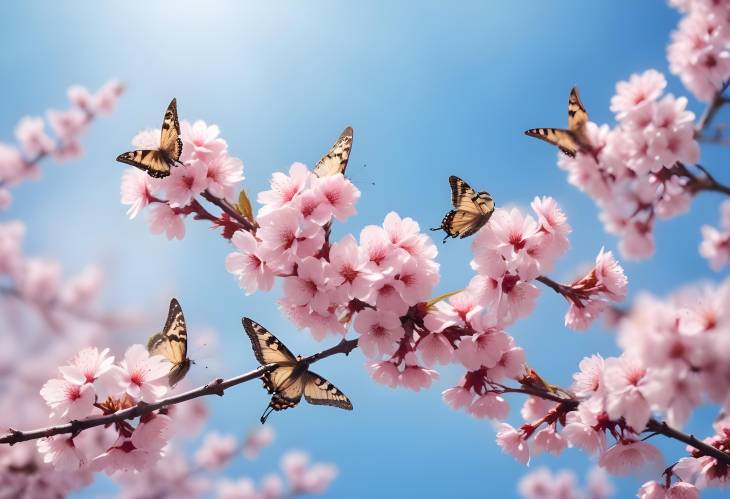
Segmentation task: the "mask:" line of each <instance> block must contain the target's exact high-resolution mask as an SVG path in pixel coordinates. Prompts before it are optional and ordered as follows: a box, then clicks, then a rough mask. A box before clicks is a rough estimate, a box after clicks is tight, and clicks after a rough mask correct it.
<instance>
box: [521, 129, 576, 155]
mask: <svg viewBox="0 0 730 499" xmlns="http://www.w3.org/2000/svg"><path fill="white" fill-rule="evenodd" d="M525 135H528V136H530V137H535V138H537V139H540V140H544V141H545V142H549V143H550V144H553V145H555V146H558V148H559V149H560V150H561V151H563V153H564V154H565V155H566V156H570V157H571V158H573V157H575V154H576V153H577V152H578V144H576V142H575V140H574V138H573V133H572V132H571V131H570V130H563V129H562V128H532V129H530V130H527V131H526V132H525Z"/></svg>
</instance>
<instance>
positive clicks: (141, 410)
mask: <svg viewBox="0 0 730 499" xmlns="http://www.w3.org/2000/svg"><path fill="white" fill-rule="evenodd" d="M355 348H357V339H354V340H345V339H343V340H342V341H341V342H340V343H338V344H337V345H335V346H334V347H332V348H328V349H327V350H324V351H322V352H319V353H316V354H314V355H310V356H309V357H306V358H304V359H302V361H303V362H306V363H307V365H308V364H313V363H315V362H318V361H320V360H322V359H324V358H327V357H330V356H332V355H336V354H339V353H343V354H345V355H347V354H349V353H350V352H351V351H352V350H354V349H355ZM275 367H276V364H267V365H265V366H261V367H259V368H258V369H254V370H253V371H249V372H247V373H244V374H241V375H239V376H236V377H233V378H229V379H227V380H224V379H222V378H218V379H216V380H214V381H212V382H210V383H208V384H206V385H203V386H201V387H199V388H194V389H192V390H189V391H187V392H185V393H181V394H179V395H173V396H171V397H167V398H164V399H161V400H159V401H157V402H155V403H152V404H148V403H144V402H140V403H138V404H137V405H135V406H133V407H130V408H128V409H124V410H121V411H117V412H115V413H113V414H108V415H104V416H96V417H91V418H88V419H83V420H74V421H70V422H68V423H65V424H61V425H58V426H49V427H47V428H38V429H36V430H25V431H22V430H15V429H12V428H11V429H10V432H9V433H7V434H5V435H3V436H0V444H10V445H14V444H17V443H19V442H25V441H27V440H34V439H38V438H44V437H51V436H53V435H61V434H65V433H71V434H74V435H75V434H77V433H79V432H80V431H82V430H86V429H88V428H94V427H96V426H106V425H110V424H112V423H117V422H121V421H124V420H127V419H134V418H137V417H139V416H142V415H143V414H148V413H150V412H154V411H157V410H159V409H163V408H165V407H170V406H172V405H175V404H179V403H181V402H185V401H188V400H192V399H195V398H198V397H204V396H207V395H219V396H223V393H224V392H225V390H227V389H228V388H231V387H233V386H236V385H240V384H241V383H245V382H247V381H251V380H253V379H257V378H260V377H261V376H263V375H264V374H265V373H267V372H269V371H271V370H272V369H274V368H275Z"/></svg>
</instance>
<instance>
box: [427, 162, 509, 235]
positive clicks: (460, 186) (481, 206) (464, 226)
mask: <svg viewBox="0 0 730 499" xmlns="http://www.w3.org/2000/svg"><path fill="white" fill-rule="evenodd" d="M449 185H450V186H451V204H452V205H453V206H454V209H453V210H451V211H449V212H448V213H447V214H446V215H445V216H444V218H443V220H442V221H441V226H440V227H435V228H433V229H431V230H443V231H444V232H446V236H445V237H444V242H446V240H447V239H448V238H450V237H453V238H457V237H459V238H462V239H463V238H465V237H469V236H471V235H472V234H475V233H476V232H477V231H478V230H479V229H481V228H482V227H484V225H485V224H486V223H487V222H489V219H490V218H491V217H492V213H494V207H495V205H494V200H493V199H492V196H491V195H490V194H489V193H488V192H476V191H475V190H474V189H472V188H471V187H470V186H469V184H467V183H466V182H464V181H463V180H462V179H460V178H459V177H457V176H455V175H452V176H450V177H449Z"/></svg>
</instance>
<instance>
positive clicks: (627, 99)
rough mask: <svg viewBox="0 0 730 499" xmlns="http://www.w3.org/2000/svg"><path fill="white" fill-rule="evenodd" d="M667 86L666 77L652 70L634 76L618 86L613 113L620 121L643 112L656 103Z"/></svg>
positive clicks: (612, 107) (613, 98) (613, 103)
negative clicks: (650, 104) (653, 102)
mask: <svg viewBox="0 0 730 499" xmlns="http://www.w3.org/2000/svg"><path fill="white" fill-rule="evenodd" d="M666 86H667V80H665V79H664V75H662V74H661V73H659V72H658V71H655V70H653V69H650V70H648V71H645V72H644V73H642V74H633V75H631V77H630V78H629V81H620V82H618V83H617V84H616V95H615V96H613V97H612V98H611V111H613V112H614V113H616V116H617V118H618V119H619V120H622V119H625V118H627V117H629V116H631V115H632V114H633V115H635V114H637V113H639V112H641V110H642V108H644V107H646V106H647V105H648V104H649V103H651V102H652V101H655V100H656V99H657V98H658V97H659V96H660V95H661V93H662V91H663V90H664V87H666Z"/></svg>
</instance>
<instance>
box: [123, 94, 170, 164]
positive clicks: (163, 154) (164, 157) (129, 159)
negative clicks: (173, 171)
mask: <svg viewBox="0 0 730 499" xmlns="http://www.w3.org/2000/svg"><path fill="white" fill-rule="evenodd" d="M182 146H183V145H182V139H180V122H179V121H178V119H177V101H176V100H175V99H172V102H170V105H169V106H167V111H165V119H164V120H163V121H162V130H161V131H160V147H159V148H158V149H137V150H136V151H129V152H125V153H124V154H120V155H119V156H117V161H119V162H120V163H126V164H128V165H132V166H135V167H137V168H139V169H140V170H144V171H146V172H147V174H148V175H149V176H150V177H155V178H162V177H167V176H168V175H169V174H170V168H171V167H173V166H176V165H181V164H182V162H181V161H180V154H182Z"/></svg>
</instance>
